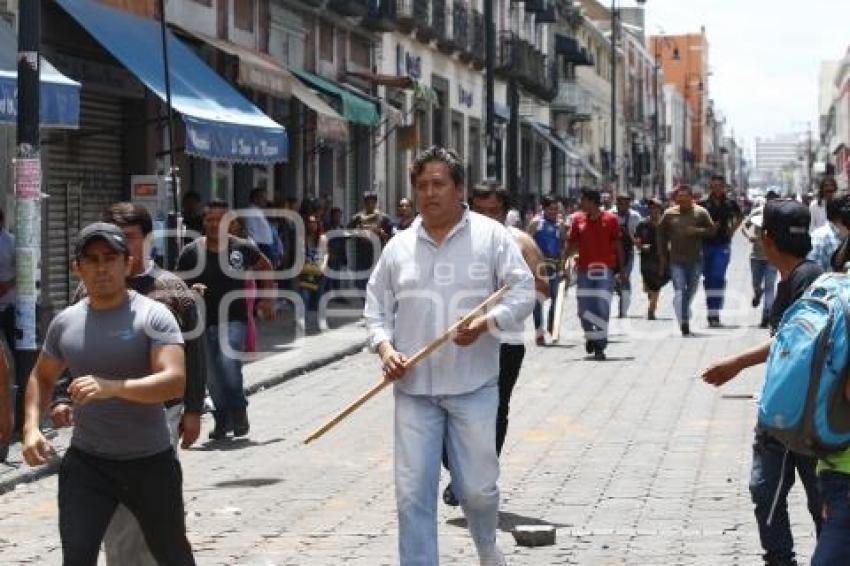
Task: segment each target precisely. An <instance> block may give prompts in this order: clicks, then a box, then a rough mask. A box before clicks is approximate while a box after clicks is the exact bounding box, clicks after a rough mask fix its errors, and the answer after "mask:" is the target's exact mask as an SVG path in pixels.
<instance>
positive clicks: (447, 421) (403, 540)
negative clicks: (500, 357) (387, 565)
mask: <svg viewBox="0 0 850 566" xmlns="http://www.w3.org/2000/svg"><path fill="white" fill-rule="evenodd" d="M498 406H499V388H498V385H497V383H496V379H495V376H494V379H493V382H492V383H490V384H488V385H485V386H484V387H482V388H480V389H478V390H476V391H473V392H471V393H466V394H464V395H446V396H425V395H407V394H406V393H403V392H401V391H399V389H398V388H396V389H395V490H396V505H397V507H398V528H399V533H398V536H399V541H398V548H399V557H400V564H401V566H436V564H438V562H439V551H438V546H437V497H438V491H439V483H440V460H441V457H442V453H443V446H444V445H445V448H446V452H447V453H448V458H449V462H450V463H451V470H452V489H453V491H454V493H455V495H456V496H457V498H458V500H459V501H460V504H461V506H462V507H463V512H464V515H465V516H466V520H467V522H468V524H469V531H470V534H471V535H472V540H473V542H474V543H475V546H476V548H477V549H478V551H479V554H483V553H488V552H492V551H493V549H494V548H495V546H496V527H497V525H498V522H499V488H498V486H497V481H498V479H499V459H498V455H497V454H496V443H495V442H494V441H493V439H494V438H495V437H496V412H497V408H498Z"/></svg>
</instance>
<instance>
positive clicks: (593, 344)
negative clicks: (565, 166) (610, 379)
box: [566, 189, 623, 361]
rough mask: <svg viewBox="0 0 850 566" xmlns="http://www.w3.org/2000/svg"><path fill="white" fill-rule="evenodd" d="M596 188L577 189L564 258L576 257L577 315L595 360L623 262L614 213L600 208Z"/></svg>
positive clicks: (599, 358) (605, 337)
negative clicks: (578, 206) (576, 204)
mask: <svg viewBox="0 0 850 566" xmlns="http://www.w3.org/2000/svg"><path fill="white" fill-rule="evenodd" d="M601 202H602V195H601V194H600V193H599V191H598V190H596V189H583V190H582V192H581V212H576V213H575V214H573V217H572V222H571V223H570V233H569V238H568V246H567V253H566V258H567V259H569V258H570V257H572V256H573V255H575V254H576V253H578V260H577V261H576V274H577V277H578V280H577V290H576V298H577V301H578V317H579V320H580V321H581V326H582V328H583V329H584V336H585V344H584V347H585V351H587V353H588V354H593V357H594V359H596V360H597V361H603V360H605V348H607V346H608V321H609V319H610V317H611V297H612V294H613V292H614V280H615V279H616V278H618V277H619V271H620V266H622V265H623V247H622V242H621V241H620V224H619V221H618V220H617V216H616V215H615V214H613V213H611V212H608V211H605V210H602V209H601V208H600V205H601Z"/></svg>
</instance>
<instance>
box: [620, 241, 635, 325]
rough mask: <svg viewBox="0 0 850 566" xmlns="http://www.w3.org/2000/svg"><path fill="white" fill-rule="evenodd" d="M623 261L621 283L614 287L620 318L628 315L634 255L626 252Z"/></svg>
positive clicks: (630, 301) (630, 302)
mask: <svg viewBox="0 0 850 566" xmlns="http://www.w3.org/2000/svg"><path fill="white" fill-rule="evenodd" d="M623 259H624V265H623V282H622V283H617V285H616V289H617V294H618V295H619V296H620V312H619V315H620V318H623V317H625V316H626V315H627V314H629V305H631V304H632V269H633V268H634V265H635V254H634V253H633V252H631V251H629V250H626V253H625V254H624V258H623Z"/></svg>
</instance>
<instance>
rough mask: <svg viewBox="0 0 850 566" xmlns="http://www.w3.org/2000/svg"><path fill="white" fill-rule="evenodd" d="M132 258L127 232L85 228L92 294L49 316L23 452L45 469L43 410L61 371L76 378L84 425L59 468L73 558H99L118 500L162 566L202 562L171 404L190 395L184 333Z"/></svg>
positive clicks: (78, 255)
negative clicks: (139, 289)
mask: <svg viewBox="0 0 850 566" xmlns="http://www.w3.org/2000/svg"><path fill="white" fill-rule="evenodd" d="M130 263H131V258H130V256H129V251H128V246H127V242H126V240H125V238H124V234H123V233H122V231H121V230H120V229H119V228H118V227H117V226H115V225H114V224H107V223H104V222H97V223H94V224H90V225H89V226H87V227H85V228H83V230H81V231H80V233H79V236H78V241H77V245H76V248H75V253H74V260H73V269H74V271H75V273H76V274H77V275H78V276H79V278H80V279H81V281H82V282H83V284H84V285H85V288H86V290H87V292H88V297H87V298H86V299H84V300H82V301H80V302H78V303H76V304H75V305H72V306H70V307H68V308H66V309H64V310H63V311H61V312H60V313H59V314H58V315H56V317H55V318H54V319H53V321H52V322H51V323H50V325H49V326H48V329H47V332H46V334H45V339H44V346H43V348H42V350H41V353H40V354H39V356H38V358H37V360H36V363H35V366H34V367H33V370H32V373H31V376H30V379H29V382H28V384H27V390H26V418H25V421H24V441H23V456H24V460H25V461H26V462H27V464H29V465H30V466H40V465H44V464H47V463H48V462H49V461H50V460H52V459H53V458H54V457H55V454H56V453H55V451H54V450H53V448H52V447H51V446H50V443H49V442H48V441H47V439H46V438H45V437H44V435H43V434H42V433H41V431H40V430H39V423H40V422H41V408H42V407H45V406H47V404H48V402H49V400H50V395H51V392H52V391H53V386H54V384H55V382H56V379H57V378H58V377H59V375H60V374H61V373H62V371H63V370H65V369H66V368H67V369H68V371H69V372H70V373H71V378H72V382H71V385H70V386H69V387H68V393H69V395H70V398H71V401H72V403H73V405H74V412H73V420H74V423H75V426H74V431H73V435H72V437H71V445H70V447H69V448H68V450H67V452H66V453H65V456H64V457H63V458H62V462H61V465H60V467H59V494H58V501H59V535H60V538H61V541H62V554H63V563H64V564H68V565H74V566H77V565H85V566H89V565H90V566H95V564H97V558H98V553H99V550H100V544H101V542H102V539H103V536H104V533H105V531H106V529H107V525H108V524H109V521H110V519H111V518H112V516H113V514H114V513H115V509H116V507H117V506H118V505H119V504H123V505H124V506H126V507H127V508H128V509H129V510H130V511H131V512H132V513H133V515H134V516H135V517H136V519H137V520H138V522H139V526H140V527H141V529H142V532H143V533H144V536H145V540H146V541H147V543H148V546H149V547H150V550H151V552H152V553H153V556H154V558H155V559H156V560H157V562H158V563H160V564H175V565H192V564H195V560H194V558H193V556H192V550H191V547H190V545H189V541H188V540H187V538H186V524H185V514H184V506H183V489H182V479H181V478H182V472H181V470H180V463H179V462H178V460H177V458H176V456H175V453H174V449H173V448H172V446H171V440H170V434H169V430H168V424H167V422H166V414H165V411H164V409H163V403H164V402H166V401H168V400H170V399H175V398H179V397H181V396H182V395H183V392H184V388H185V382H186V375H185V367H184V351H183V338H182V335H181V332H180V327H179V326H178V323H177V320H175V318H174V315H172V314H171V312H170V311H169V310H168V308H166V307H165V305H163V304H161V303H159V302H157V301H154V300H152V299H149V298H147V297H145V296H143V295H141V294H139V293H136V292H135V291H131V290H129V289H128V288H127V284H126V277H127V274H128V273H129V271H130ZM91 328H96V329H97V332H96V333H92V332H91V331H90V330H89V329H91Z"/></svg>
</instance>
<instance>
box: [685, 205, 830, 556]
mask: <svg viewBox="0 0 850 566" xmlns="http://www.w3.org/2000/svg"><path fill="white" fill-rule="evenodd" d="M750 222H752V224H753V225H754V226H755V227H757V228H759V229H760V230H761V232H760V237H761V244H762V247H763V249H764V255H765V257H767V260H768V261H769V262H770V263H771V264H772V265H773V266H774V267H776V269H777V270H778V271H779V274H780V278H781V279H780V282H779V287H778V289H777V293H776V300H775V301H774V303H773V308H772V309H771V311H770V321H769V322H770V333H771V336H774V335H775V334H776V332H777V331H778V330H779V327H780V325H781V323H782V315H783V314H784V313H785V310H786V309H787V308H788V307H789V306H791V304H792V303H794V301H796V300H797V299H798V298H800V296H801V295H802V294H803V293H804V292H805V290H806V289H807V288H808V287H809V285H811V284H812V282H813V281H814V280H815V279H817V278H818V276H820V275H821V273H822V270H821V268H820V267H819V266H818V265H817V264H816V263H814V262H812V261H809V260H807V259H806V255H807V254H808V253H809V250H810V249H811V238H810V236H809V225H810V222H811V217H810V214H809V211H808V209H806V207H805V206H803V205H802V204H801V203H799V202H797V201H795V200H792V199H775V200H770V201H767V203H766V204H765V206H764V210H763V212H762V214H761V215H755V216H753V217H752V218H751V220H750ZM769 351H770V341H767V342H765V343H764V344H762V345H760V346H756V347H755V348H752V349H750V350H747V351H745V352H741V353H740V354H736V355H733V356H729V357H727V358H724V359H722V360H720V361H718V362H716V363H714V364H712V365H710V366H709V367H707V368H705V369H704V370H702V372H701V375H702V378H703V379H704V380H705V382H706V383H708V384H710V385H714V386H716V387H720V386H722V385H723V384H725V383H727V382H728V381H730V380H731V379H733V378H735V377H736V376H737V375H738V374H739V373H740V372H741V371H743V370H744V369H746V368H749V367H752V366H756V365H758V364H762V363H764V362H765V361H766V360H767V356H768V353H769ZM816 464H817V462H816V460H815V458H812V457H809V456H803V455H801V454H796V453H793V452H788V451H787V450H786V449H785V447H784V446H783V445H782V444H781V443H780V442H779V441H778V440H776V439H774V438H772V437H770V436H769V435H768V434H767V433H766V432H764V431H763V430H761V429H759V428H758V427H757V428H756V431H755V440H754V442H753V462H752V474H751V479H750V494H751V495H752V500H753V503H754V504H755V517H756V522H757V523H758V530H759V539H760V540H761V546H762V548H763V549H764V555H763V558H764V563H765V564H766V565H769V566H772V565H776V564H782V565H784V564H797V562H796V558H795V556H794V539H793V536H792V534H791V525H790V521H789V517H788V504H787V500H788V492H789V491H790V490H791V487H792V486H793V485H794V481H795V478H794V476H795V471H796V473H797V474H799V476H800V480H801V481H802V483H803V487H804V489H805V491H806V500H807V505H808V509H809V513H810V514H811V516H812V520H813V521H814V524H815V530H816V531H817V533H818V534H820V531H821V523H822V518H821V498H820V495H819V494H818V489H817V485H816V484H817V482H816V477H815V468H816ZM844 503H845V505H846V503H847V501H845V502H844ZM845 509H846V507H845ZM830 564H836V563H830Z"/></svg>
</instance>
